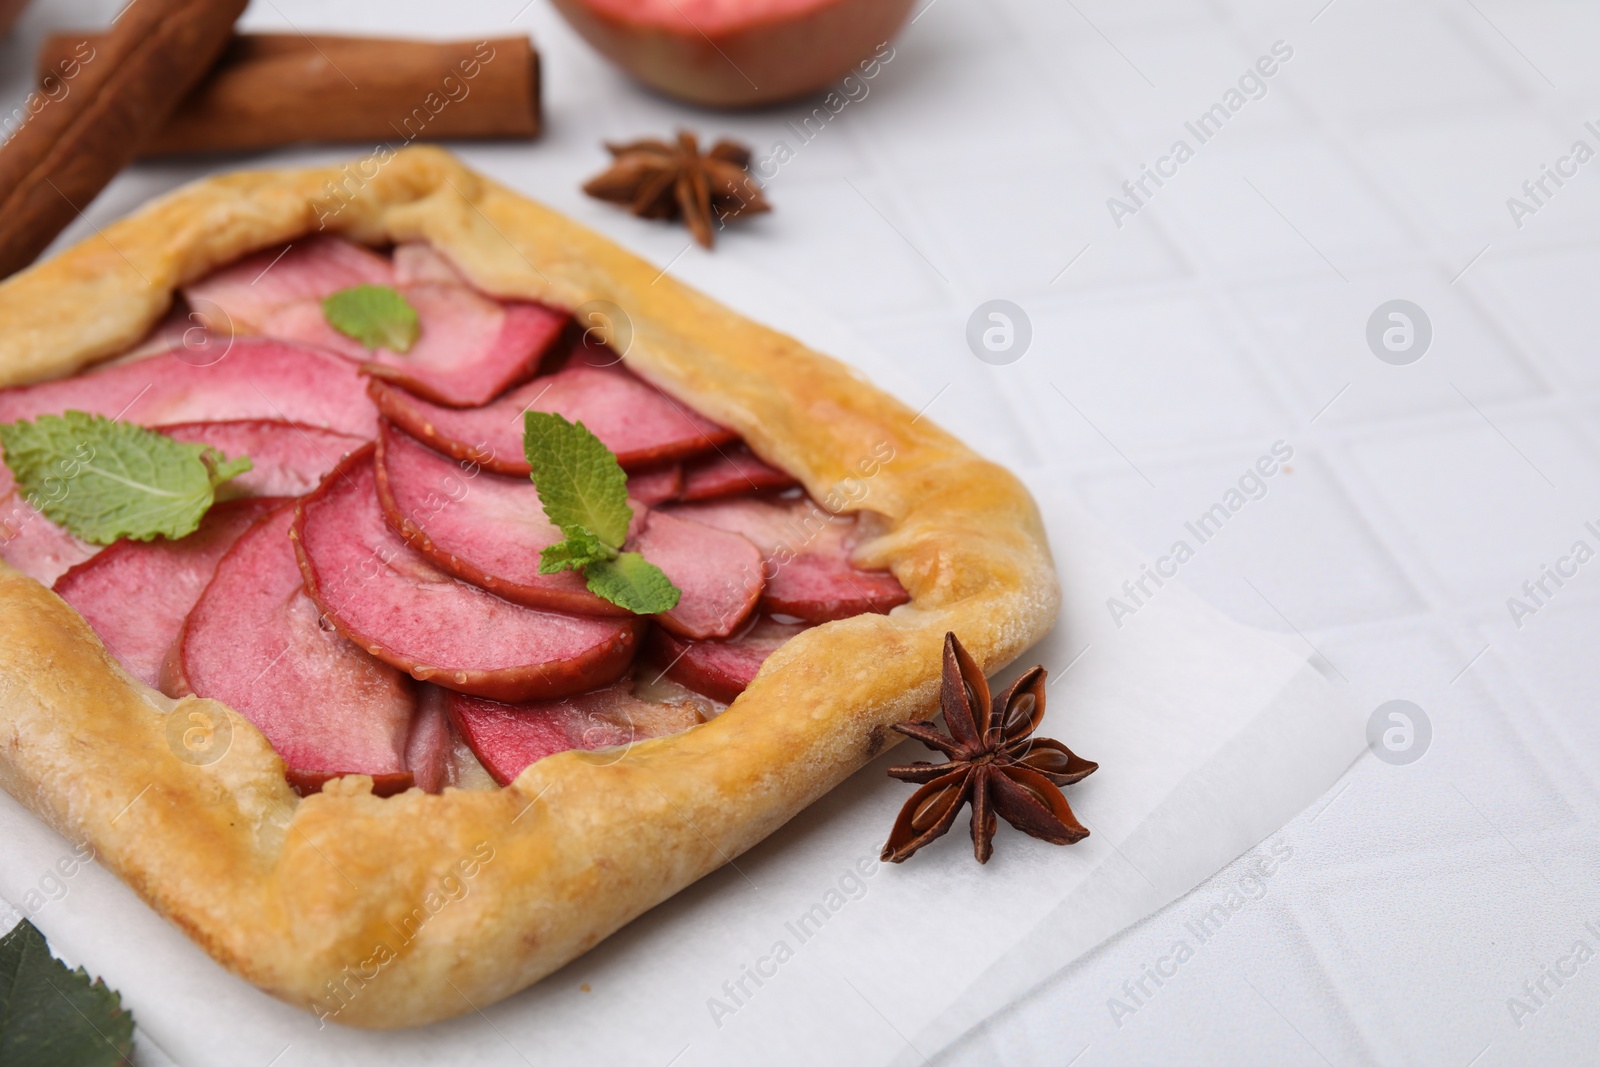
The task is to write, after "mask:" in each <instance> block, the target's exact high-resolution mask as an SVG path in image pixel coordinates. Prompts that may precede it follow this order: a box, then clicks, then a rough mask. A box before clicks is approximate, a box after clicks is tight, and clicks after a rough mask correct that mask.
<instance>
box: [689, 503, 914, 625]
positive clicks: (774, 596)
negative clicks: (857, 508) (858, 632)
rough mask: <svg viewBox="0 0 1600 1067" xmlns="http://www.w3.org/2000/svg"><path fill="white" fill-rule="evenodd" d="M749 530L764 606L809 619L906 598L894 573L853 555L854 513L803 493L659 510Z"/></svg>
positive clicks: (842, 615) (880, 607) (883, 607)
mask: <svg viewBox="0 0 1600 1067" xmlns="http://www.w3.org/2000/svg"><path fill="white" fill-rule="evenodd" d="M661 510H663V511H665V512H668V513H670V514H672V515H676V516H678V517H679V518H684V519H691V520H693V521H695V522H700V523H704V524H705V525H707V526H715V527H717V528H718V529H722V530H731V531H734V532H737V533H742V534H744V536H746V537H748V538H749V539H750V540H751V541H752V542H753V543H754V544H755V545H756V547H757V548H759V549H760V550H761V552H762V555H763V557H764V558H765V560H766V562H765V574H766V579H767V586H766V591H765V593H763V595H762V599H761V605H762V608H763V609H764V610H766V611H770V612H774V613H777V614H780V615H793V616H795V617H796V618H801V619H805V620H807V621H809V622H829V621H831V620H833V619H846V618H849V617H850V616H852V615H860V614H861V613H863V612H868V611H871V612H877V613H879V614H883V613H886V612H888V611H889V610H890V609H891V608H894V607H896V606H898V605H900V604H904V603H906V601H908V600H910V599H911V598H910V596H909V595H908V594H907V593H906V591H905V589H903V588H902V587H901V585H900V583H899V582H898V581H896V580H895V577H894V575H892V574H890V573H889V572H888V571H868V570H862V569H861V568H859V567H856V566H855V565H854V564H852V563H851V562H850V552H851V550H852V549H853V548H854V547H855V533H856V519H855V517H854V516H847V515H833V514H830V513H829V512H828V511H826V510H824V509H823V508H821V507H819V506H818V505H817V504H815V503H813V502H812V501H811V500H809V499H807V498H801V499H798V500H768V499H760V498H755V497H732V498H729V499H726V500H717V501H708V502H706V503H698V504H679V505H672V506H670V507H666V508H663V509H661Z"/></svg>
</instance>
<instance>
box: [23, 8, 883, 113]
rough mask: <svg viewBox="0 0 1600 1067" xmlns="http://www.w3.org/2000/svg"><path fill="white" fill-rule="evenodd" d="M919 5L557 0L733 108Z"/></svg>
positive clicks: (868, 44) (837, 74) (653, 79)
mask: <svg viewBox="0 0 1600 1067" xmlns="http://www.w3.org/2000/svg"><path fill="white" fill-rule="evenodd" d="M0 2H3V0H0ZM912 2H913V0H554V3H555V6H556V10H558V11H560V12H561V14H562V16H563V17H565V18H566V20H567V21H568V22H569V23H571V24H572V27H573V28H574V29H575V30H577V31H578V32H579V33H580V34H582V35H583V38H584V39H585V40H586V41H588V42H589V43H590V44H591V45H593V46H594V47H595V48H596V49H598V50H599V52H600V53H601V54H602V55H604V56H605V57H606V58H608V59H610V60H611V61H612V62H614V63H616V64H617V65H618V66H619V67H621V68H622V69H623V70H625V71H627V72H628V73H629V74H631V75H633V77H635V78H637V79H638V80H639V81H641V82H643V83H644V84H645V85H648V86H650V87H651V88H652V89H656V90H658V91H660V92H662V93H665V94H666V95H668V96H673V97H676V98H678V99H679V100H686V101H688V102H689V103H692V104H704V105H707V106H710V107H726V108H742V107H759V106H761V105H763V104H775V103H780V102H782V101H785V100H792V99H794V98H796V97H800V96H805V95H807V94H808V93H813V92H816V91H817V90H819V89H822V88H825V87H826V86H828V85H830V84H832V83H833V82H835V81H837V80H838V79H840V78H842V77H844V76H845V75H846V74H849V73H850V72H851V70H852V69H854V68H855V67H856V65H857V64H859V63H861V62H862V61H864V60H869V59H870V58H871V57H873V56H874V54H879V55H880V56H881V53H880V52H879V49H882V48H886V46H887V45H888V42H889V38H891V37H892V36H894V33H895V31H896V30H898V29H899V28H900V25H901V23H903V22H904V21H905V18H906V15H907V14H909V12H910V10H911V4H912Z"/></svg>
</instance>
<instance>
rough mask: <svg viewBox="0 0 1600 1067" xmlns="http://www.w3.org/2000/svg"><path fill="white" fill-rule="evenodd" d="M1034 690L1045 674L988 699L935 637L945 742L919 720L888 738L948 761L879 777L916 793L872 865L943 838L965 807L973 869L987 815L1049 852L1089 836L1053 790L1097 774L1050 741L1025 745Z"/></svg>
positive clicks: (1035, 710)
mask: <svg viewBox="0 0 1600 1067" xmlns="http://www.w3.org/2000/svg"><path fill="white" fill-rule="evenodd" d="M1044 689H1045V669H1044V668H1043V667H1034V668H1033V669H1032V670H1029V671H1025V672H1023V675H1022V677H1020V678H1018V679H1017V680H1016V681H1015V682H1013V683H1012V684H1011V686H1010V688H1008V689H1007V690H1006V691H1005V692H1003V693H1001V694H1000V695H999V696H998V697H996V698H994V699H993V700H991V699H990V697H989V682H988V680H987V679H985V678H984V676H983V671H982V670H980V669H979V667H978V664H977V663H976V662H975V661H974V660H973V658H972V656H971V655H969V654H968V653H967V650H966V649H965V648H962V647H961V642H960V641H958V640H957V639H956V635H955V634H953V633H947V634H945V636H944V677H943V680H942V686H941V690H940V694H939V703H940V705H941V708H942V710H943V711H944V721H945V726H946V727H948V728H949V731H950V732H949V734H945V733H943V732H941V731H940V730H939V728H938V727H937V726H935V725H934V724H933V723H932V722H927V721H923V722H903V723H899V724H897V725H896V726H895V727H894V729H896V730H898V731H899V732H900V733H903V734H905V735H906V736H907V737H913V738H916V739H917V740H918V741H921V742H922V743H923V744H924V745H927V746H928V747H929V748H932V749H937V750H938V751H940V752H943V753H944V754H945V755H946V756H948V757H949V762H947V763H912V764H909V765H907V766H903V767H890V768H889V774H890V775H891V776H892V777H895V778H898V779H900V780H901V781H903V782H917V783H920V784H921V785H922V788H921V789H919V790H917V791H916V792H915V793H913V794H912V795H911V799H910V800H908V801H906V805H905V807H904V808H902V809H900V817H899V818H898V819H896V820H895V823H894V829H893V830H892V831H890V833H889V843H888V844H886V845H884V846H883V855H882V857H881V858H882V859H884V860H888V861H890V862H892V863H900V862H902V861H904V860H906V859H909V858H910V857H911V855H912V854H913V853H914V852H916V851H917V850H918V849H919V848H921V847H922V846H923V845H926V844H928V843H929V842H930V841H932V840H934V839H935V838H938V837H943V836H944V834H945V833H946V831H948V830H949V829H950V827H951V825H952V824H954V822H955V821H956V815H957V814H959V813H960V811H961V807H962V805H963V804H965V803H967V802H968V801H971V802H972V851H973V854H974V855H976V856H977V857H978V862H979V863H987V862H988V861H989V856H990V855H991V854H992V853H993V851H994V831H995V827H996V826H997V823H996V819H995V817H996V816H999V817H1000V818H1003V819H1005V821H1006V822H1008V823H1010V824H1011V825H1012V826H1015V827H1016V828H1017V829H1018V830H1021V831H1022V832H1023V833H1025V834H1031V835H1033V836H1034V837H1038V838H1042V839H1043V840H1045V841H1049V842H1052V843H1054V844H1057V845H1070V844H1072V843H1074V842H1076V841H1082V840H1083V839H1084V838H1086V837H1088V836H1089V831H1088V829H1086V828H1085V827H1084V826H1083V825H1082V824H1080V823H1079V822H1078V820H1077V817H1076V816H1074V815H1073V814H1072V808H1071V807H1069V806H1068V805H1067V798H1066V797H1064V796H1062V795H1061V790H1060V789H1059V788H1057V787H1058V786H1063V785H1071V784H1072V783H1073V782H1077V781H1081V780H1082V779H1084V778H1086V777H1088V776H1089V775H1090V774H1092V773H1094V771H1095V770H1097V769H1098V768H1099V766H1100V765H1099V764H1098V763H1091V762H1090V761H1089V760H1086V759H1084V758H1082V757H1081V756H1078V755H1076V754H1074V753H1073V752H1072V750H1071V749H1069V748H1067V746H1066V745H1063V744H1062V743H1061V742H1060V741H1052V740H1050V739H1049V738H1044V737H1034V736H1033V731H1035V730H1037V729H1038V728H1039V723H1040V722H1042V721H1043V720H1044Z"/></svg>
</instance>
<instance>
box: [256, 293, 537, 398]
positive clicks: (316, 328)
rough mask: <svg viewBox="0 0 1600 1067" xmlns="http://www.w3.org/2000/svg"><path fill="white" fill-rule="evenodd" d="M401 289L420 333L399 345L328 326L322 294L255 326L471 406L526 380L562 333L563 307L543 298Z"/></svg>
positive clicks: (410, 386) (416, 389)
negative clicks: (370, 344) (506, 299)
mask: <svg viewBox="0 0 1600 1067" xmlns="http://www.w3.org/2000/svg"><path fill="white" fill-rule="evenodd" d="M400 293H401V295H402V296H404V297H405V298H406V302H407V303H409V304H410V305H411V306H412V307H414V308H415V309H416V311H417V318H418V320H419V322H420V324H421V332H420V333H419V334H418V335H417V340H416V342H415V343H414V344H413V345H412V346H411V347H410V348H409V349H408V350H406V351H405V352H403V353H402V352H391V351H389V350H388V349H386V348H380V349H377V350H375V351H374V350H370V349H367V348H365V347H363V346H362V344H361V342H359V341H357V340H355V339H354V338H352V337H347V336H345V335H344V334H342V333H340V332H339V331H338V330H335V329H334V328H333V327H332V326H330V325H328V320H327V317H326V315H324V313H323V310H322V302H321V300H310V301H302V302H300V303H296V304H289V305H287V306H285V307H283V308H280V309H279V310H277V311H276V312H274V313H273V314H272V315H270V316H269V317H268V318H267V321H266V322H264V323H263V324H262V326H261V332H262V333H263V334H266V335H267V336H269V337H281V338H284V339H286V340H291V341H299V342H301V343H302V344H308V345H316V346H317V347H319V348H326V349H328V350H329V351H332V352H338V353H339V354H340V355H342V356H345V357H347V358H349V359H353V360H356V361H357V362H359V363H360V364H361V369H362V370H364V371H365V372H366V373H368V374H371V375H373V376H375V377H379V378H387V379H389V380H390V381H393V382H395V383H396V384H399V385H402V386H404V387H405V388H406V389H408V390H410V391H411V392H413V393H416V394H418V395H420V396H424V397H426V398H428V399H429V400H432V401H434V402H435V403H439V404H444V405H446V406H448V407H458V408H460V407H477V406H478V405H480V404H485V403H488V402H489V401H490V400H493V399H494V398H495V397H497V396H499V395H500V394H501V393H503V392H505V391H506V390H507V389H508V388H510V387H511V386H513V385H516V384H517V383H518V382H521V381H524V380H526V379H527V378H528V377H529V376H530V375H532V374H533V372H534V371H535V370H537V369H538V367H539V361H540V360H541V359H542V358H543V357H544V354H545V353H546V352H547V351H548V350H549V349H550V346H551V345H553V344H554V343H555V341H556V339H557V338H558V337H559V336H560V335H561V330H562V328H563V327H564V326H565V325H566V324H567V318H568V316H567V314H566V313H565V312H562V311H556V310H554V309H553V308H547V307H545V306H544V305H542V304H529V303H520V302H519V303H507V304H502V303H499V302H498V301H495V300H491V299H489V298H488V297H486V296H481V295H479V294H478V293H475V292H473V291H472V290H471V289H467V288H465V287H463V286H460V285H441V284H438V283H423V284H418V285H408V286H402V287H401V288H400Z"/></svg>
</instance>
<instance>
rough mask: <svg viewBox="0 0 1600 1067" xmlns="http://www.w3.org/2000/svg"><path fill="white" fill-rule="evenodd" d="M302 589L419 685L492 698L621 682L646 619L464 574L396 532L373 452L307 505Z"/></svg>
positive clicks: (357, 457)
mask: <svg viewBox="0 0 1600 1067" xmlns="http://www.w3.org/2000/svg"><path fill="white" fill-rule="evenodd" d="M294 537H295V541H296V548H297V552H298V556H299V559H300V565H301V569H302V572H303V573H304V576H305V585H306V590H307V592H308V593H309V594H310V595H311V596H312V597H314V598H315V599H316V601H317V602H318V603H319V604H320V605H321V606H322V608H323V610H324V611H325V612H326V613H327V615H328V617H329V619H330V620H331V621H332V622H333V623H334V625H336V626H337V627H338V628H339V630H340V632H342V633H344V634H345V635H347V636H348V637H349V638H350V639H351V640H352V641H354V642H355V643H356V644H357V645H358V646H359V647H361V648H364V649H366V650H367V651H368V652H369V653H371V654H372V655H374V656H376V657H378V658H379V659H381V660H383V661H384V662H386V663H389V664H391V665H393V666H396V667H399V668H400V669H402V670H405V671H408V672H410V674H411V675H412V677H414V678H416V679H418V680H419V681H431V682H434V683H436V684H438V685H442V686H444V687H446V688H447V689H453V690H456V691H458V692H465V693H472V694H473V695H475V696H486V697H489V698H490V699H493V700H534V699H551V698H554V697H560V696H567V695H569V694H572V693H578V692H582V691H584V690H586V689H593V688H595V687H596V686H601V685H607V684H609V683H610V682H613V681H615V680H616V679H617V678H618V677H620V676H621V675H622V673H623V672H624V671H626V670H627V667H628V663H629V662H630V661H631V660H632V659H633V655H634V652H635V651H636V650H637V647H638V642H639V637H640V631H641V629H642V628H643V625H644V620H642V619H637V618H630V619H618V618H597V617H592V616H580V615H568V614H562V613H557V612H549V611H537V610H534V609H532V608H527V607H523V606H521V605H519V604H513V603H512V602H511V601H509V600H503V599H501V598H500V597H497V596H495V595H494V594H492V593H489V592H486V591H485V590H483V589H480V588H479V587H477V586H475V585H470V584H468V583H466V582H462V581H458V580H457V579H455V578H453V577H451V576H450V575H448V574H446V573H445V572H444V571H441V570H439V569H438V568H437V567H435V566H434V565H433V564H432V563H430V562H429V561H428V559H427V557H425V556H423V555H422V554H421V553H419V552H416V551H415V550H413V549H412V548H411V547H410V546H409V545H407V544H406V542H405V541H404V540H403V539H402V538H401V537H400V535H399V534H398V533H396V532H395V531H394V530H393V529H391V528H390V526H389V524H388V522H387V521H385V519H384V515H383V509H382V507H381V506H380V505H379V502H378V492H377V475H376V471H375V468H374V463H373V450H372V449H370V448H367V449H363V450H361V451H360V452H356V453H354V454H353V455H351V456H350V457H349V458H348V459H346V460H345V461H344V462H343V463H341V464H340V465H339V467H338V468H336V469H335V470H334V472H333V473H332V474H330V475H329V476H328V477H327V478H326V479H325V480H324V481H323V483H322V488H320V489H318V490H317V491H316V492H315V493H313V494H312V495H311V496H309V497H307V498H305V499H304V500H303V501H301V503H300V506H299V508H298V515H297V517H296V519H295V524H294Z"/></svg>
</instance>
